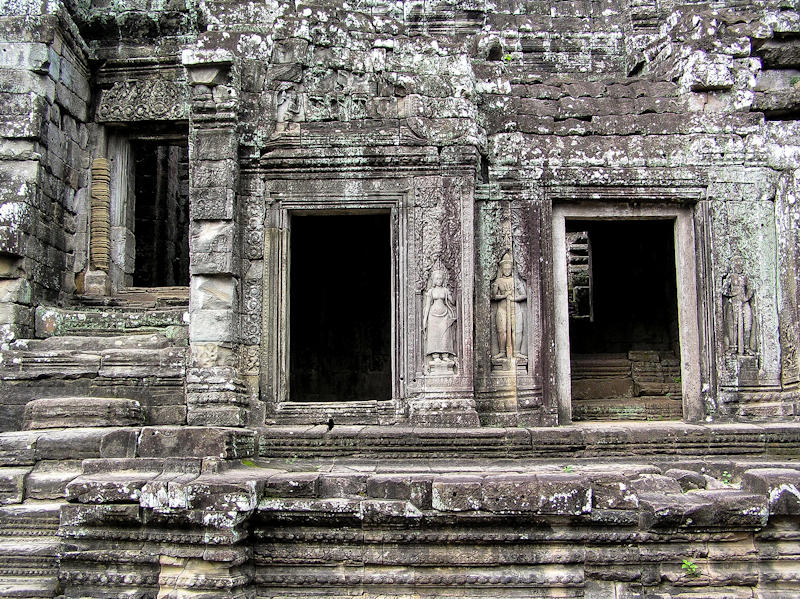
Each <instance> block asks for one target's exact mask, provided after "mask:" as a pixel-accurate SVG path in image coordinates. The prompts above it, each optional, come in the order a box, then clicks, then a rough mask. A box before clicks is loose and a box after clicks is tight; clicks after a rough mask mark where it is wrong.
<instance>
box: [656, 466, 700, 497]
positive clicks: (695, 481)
mask: <svg viewBox="0 0 800 599" xmlns="http://www.w3.org/2000/svg"><path fill="white" fill-rule="evenodd" d="M664 476H669V477H670V478H674V479H675V480H676V481H678V484H679V485H680V486H681V490H682V491H684V492H686V491H692V490H695V489H705V488H706V484H707V483H706V479H705V477H704V476H703V475H702V474H700V473H699V472H694V471H693V470H681V469H679V468H670V469H669V470H667V471H666V472H665V473H664Z"/></svg>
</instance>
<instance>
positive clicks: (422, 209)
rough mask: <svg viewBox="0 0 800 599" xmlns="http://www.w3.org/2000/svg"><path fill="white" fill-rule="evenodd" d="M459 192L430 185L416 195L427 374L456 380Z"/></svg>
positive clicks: (419, 283) (456, 189)
mask: <svg viewBox="0 0 800 599" xmlns="http://www.w3.org/2000/svg"><path fill="white" fill-rule="evenodd" d="M460 192H461V189H460V187H459V186H457V185H453V186H450V187H447V188H444V187H442V186H441V185H430V186H421V187H418V188H417V190H416V194H415V202H414V210H415V227H414V235H415V239H414V243H415V246H416V276H417V291H418V293H419V294H420V295H421V299H422V306H421V307H422V312H421V317H422V322H421V326H420V330H421V355H422V358H423V368H424V372H425V373H426V374H432V375H453V374H456V371H457V366H458V361H457V355H458V351H457V348H458V346H459V340H458V306H457V302H456V298H457V297H458V281H459V278H460V276H461V269H460V256H461V252H460V246H459V243H460V236H459V231H460V222H459V215H460V206H459V199H460Z"/></svg>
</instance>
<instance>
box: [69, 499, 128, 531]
mask: <svg viewBox="0 0 800 599" xmlns="http://www.w3.org/2000/svg"><path fill="white" fill-rule="evenodd" d="M111 523H113V525H114V526H126V525H127V526H136V527H138V526H141V524H142V516H141V512H140V509H139V505H138V504H127V505H125V504H117V505H86V504H83V505H81V504H67V505H64V506H63V507H62V508H61V525H62V526H63V527H64V531H65V536H67V537H69V536H71V534H72V533H73V532H78V531H80V530H81V529H82V528H84V527H90V526H98V527H102V526H108V525H109V524H111Z"/></svg>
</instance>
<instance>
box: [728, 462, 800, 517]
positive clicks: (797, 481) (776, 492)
mask: <svg viewBox="0 0 800 599" xmlns="http://www.w3.org/2000/svg"><path fill="white" fill-rule="evenodd" d="M742 487H743V488H744V489H747V490H748V491H751V492H753V493H759V494H762V495H764V496H765V497H766V498H767V500H768V502H769V512H770V515H774V516H796V515H798V514H800V470H795V469H793V468H751V469H750V470H746V471H745V472H744V474H743V475H742Z"/></svg>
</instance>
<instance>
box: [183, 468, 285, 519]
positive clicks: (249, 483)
mask: <svg viewBox="0 0 800 599" xmlns="http://www.w3.org/2000/svg"><path fill="white" fill-rule="evenodd" d="M274 472H275V471H274V470H270V469H263V470H262V469H260V468H251V469H248V470H247V471H246V472H245V473H238V472H236V473H234V472H233V471H227V472H225V473H224V474H221V475H203V476H200V477H199V478H196V479H195V480H193V481H192V482H190V483H187V485H186V501H187V507H188V508H189V509H202V510H207V511H215V512H231V511H240V512H244V511H250V510H254V509H256V507H257V506H258V500H259V498H260V496H261V493H262V491H263V488H264V482H265V480H266V479H267V478H269V477H271V476H272V475H273V474H274Z"/></svg>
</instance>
